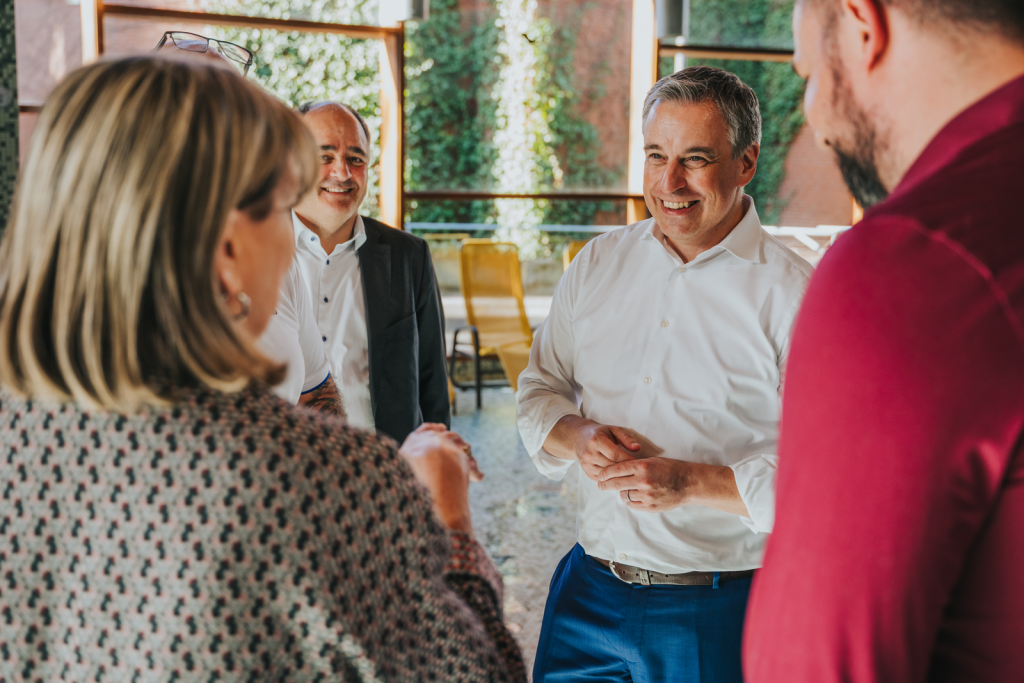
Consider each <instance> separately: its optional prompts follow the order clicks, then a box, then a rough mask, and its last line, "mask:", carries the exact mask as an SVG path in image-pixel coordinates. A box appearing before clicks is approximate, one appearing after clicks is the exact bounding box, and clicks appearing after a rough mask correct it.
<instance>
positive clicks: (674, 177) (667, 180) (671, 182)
mask: <svg viewBox="0 0 1024 683" xmlns="http://www.w3.org/2000/svg"><path fill="white" fill-rule="evenodd" d="M687 184H688V183H687V182H686V167H685V166H683V165H682V163H679V162H676V163H671V164H666V167H665V175H663V176H662V178H661V190H662V192H665V193H666V194H673V193H675V192H678V191H679V190H682V189H684V188H685V187H686V186H687Z"/></svg>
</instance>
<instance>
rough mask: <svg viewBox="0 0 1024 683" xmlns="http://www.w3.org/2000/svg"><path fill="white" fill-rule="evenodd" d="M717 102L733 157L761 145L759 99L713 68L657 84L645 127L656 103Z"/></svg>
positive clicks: (697, 69) (734, 77)
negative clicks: (755, 145) (758, 144)
mask: <svg viewBox="0 0 1024 683" xmlns="http://www.w3.org/2000/svg"><path fill="white" fill-rule="evenodd" d="M660 101H664V102H683V103H685V104H700V103H701V102H714V104H715V106H716V107H718V110H719V111H720V112H722V116H723V117H724V118H725V124H726V126H727V127H728V128H729V144H731V145H732V157H733V159H736V158H738V157H739V156H740V155H741V154H743V152H745V151H746V150H747V149H748V148H749V147H750V146H751V145H753V144H755V143H760V142H761V109H760V106H759V105H758V102H757V95H756V94H755V93H754V91H753V90H751V88H750V86H749V85H747V84H746V83H744V82H743V81H741V80H740V79H739V76H737V75H736V74H733V73H729V72H728V71H723V70H722V69H716V68H715V67H713V66H690V67H687V68H685V69H683V70H682V71H677V72H675V73H674V74H672V75H671V76H666V77H665V78H662V79H661V80H660V81H658V82H657V83H655V84H654V87H652V88H651V89H650V91H649V92H648V93H647V99H645V100H644V109H643V117H642V119H641V120H642V121H643V127H644V129H646V128H647V118H648V117H649V116H650V114H651V109H652V108H653V107H654V103H655V102H660Z"/></svg>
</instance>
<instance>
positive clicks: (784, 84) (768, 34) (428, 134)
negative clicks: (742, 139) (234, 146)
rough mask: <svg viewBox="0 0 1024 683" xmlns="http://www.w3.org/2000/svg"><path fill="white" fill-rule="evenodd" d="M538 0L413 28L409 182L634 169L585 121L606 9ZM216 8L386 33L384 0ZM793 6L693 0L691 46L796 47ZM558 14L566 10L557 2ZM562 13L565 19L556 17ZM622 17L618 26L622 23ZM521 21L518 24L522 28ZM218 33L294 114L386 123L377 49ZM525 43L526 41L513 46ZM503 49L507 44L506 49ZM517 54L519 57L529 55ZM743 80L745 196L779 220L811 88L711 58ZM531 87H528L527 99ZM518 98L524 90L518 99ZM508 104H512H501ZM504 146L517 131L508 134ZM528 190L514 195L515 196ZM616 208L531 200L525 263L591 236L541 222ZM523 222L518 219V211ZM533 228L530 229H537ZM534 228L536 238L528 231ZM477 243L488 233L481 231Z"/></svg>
mask: <svg viewBox="0 0 1024 683" xmlns="http://www.w3.org/2000/svg"><path fill="white" fill-rule="evenodd" d="M515 3H522V5H523V7H524V8H529V7H532V8H533V9H529V10H528V11H527V10H524V11H527V14H528V16H529V25H528V27H527V28H526V30H524V31H521V33H522V35H521V36H520V35H519V34H518V33H516V34H514V35H509V34H507V33H506V31H507V29H506V27H505V25H504V24H503V22H502V20H501V19H502V18H501V17H500V16H499V5H500V6H502V7H506V6H508V5H510V4H511V5H515ZM531 3H534V0H488V2H483V3H478V4H477V5H476V7H477V9H475V10H473V11H472V12H470V11H466V12H463V11H460V6H459V2H458V0H432V2H431V7H430V18H429V20H428V21H425V22H419V23H416V22H409V23H407V24H406V43H405V59H406V88H407V90H406V98H405V107H406V109H405V117H406V139H405V146H406V159H405V168H404V182H405V186H406V188H407V189H409V190H426V189H454V190H474V189H476V190H492V189H501V188H500V187H498V185H499V184H500V183H501V182H504V181H502V180H501V179H502V178H507V177H508V176H509V174H510V173H511V174H513V175H514V174H515V173H517V172H520V173H521V174H522V175H523V176H524V178H523V181H524V183H525V184H524V187H526V188H527V190H526V191H528V192H550V191H557V190H560V189H564V188H571V189H574V190H575V189H587V188H592V189H600V188H609V187H612V186H614V185H615V184H616V182H617V179H619V178H621V177H622V176H623V175H624V169H607V168H603V167H602V166H601V165H600V164H599V162H598V156H599V154H600V151H601V145H602V140H601V138H600V132H599V131H598V130H597V129H596V128H595V127H594V126H593V125H592V124H591V123H590V122H589V121H588V120H587V119H586V117H585V116H584V114H585V113H586V112H589V111H592V110H593V108H594V107H596V106H598V104H599V102H600V101H601V99H602V98H603V96H604V87H603V83H604V82H605V81H606V80H607V78H608V75H609V69H608V66H607V64H606V63H599V64H597V65H593V66H592V67H591V69H590V71H589V72H588V73H587V74H585V75H582V76H583V77H581V74H579V73H578V72H577V71H576V60H575V56H576V48H577V41H578V38H579V36H580V32H581V26H582V22H583V20H584V16H585V14H586V13H587V12H589V11H600V10H597V9H596V8H595V7H594V6H593V5H583V6H582V8H581V10H582V11H575V10H574V11H568V10H563V11H561V12H560V13H558V15H557V17H544V16H537V15H536V12H535V11H534V10H535V8H536V4H535V3H534V4H532V5H531ZM210 4H211V6H210V7H209V10H210V11H212V12H224V13H239V12H243V13H248V14H258V15H261V16H268V17H278V18H302V19H307V20H312V21H325V22H337V23H349V24H358V23H363V24H376V23H377V0H215V1H214V2H211V3H210ZM792 6H793V0H693V4H692V10H691V42H694V43H705V44H707V43H711V44H720V45H741V46H762V47H791V46H792V35H791V32H790V18H791V14H792ZM551 7H552V8H557V3H552V4H551ZM552 11H556V10H555V9H552ZM627 19H628V17H625V16H619V17H614V18H612V19H607V20H614V21H620V22H621V21H626V20H627ZM519 27H520V25H519V24H517V25H516V28H517V29H518V28H519ZM208 30H209V31H210V33H209V35H211V36H215V37H218V38H221V39H224V40H229V41H231V42H235V43H238V44H240V45H243V46H245V47H247V48H248V49H250V50H252V52H253V53H254V54H255V63H254V65H253V67H252V69H251V70H250V78H252V79H254V80H255V81H256V82H258V83H260V84H261V85H262V86H263V87H265V88H266V89H267V90H269V91H270V92H272V93H273V94H275V95H276V96H278V97H279V98H281V99H282V100H283V101H285V102H287V103H288V104H290V105H293V106H296V105H298V104H301V103H303V102H309V101H322V100H338V101H342V102H346V103H347V104H350V105H352V106H353V107H355V108H356V109H357V110H358V111H359V112H360V113H361V114H362V115H363V116H364V117H366V119H367V122H368V123H369V126H370V129H371V135H372V136H373V138H374V140H376V139H377V135H378V132H379V128H380V84H379V77H378V74H379V63H378V45H377V42H376V41H373V40H359V39H353V38H347V37H344V36H338V35H333V34H324V33H298V32H292V33H282V32H277V31H270V30H245V29H235V28H222V27H211V28H209V29H208ZM520 38H526V40H527V41H528V42H529V46H528V47H527V49H528V50H530V51H532V52H531V54H529V55H528V57H529V60H530V64H531V67H530V71H529V74H530V76H529V77H530V78H531V83H530V84H529V85H530V87H529V96H528V97H524V98H522V101H521V102H518V106H521V107H525V108H526V110H527V120H528V123H527V125H526V126H524V130H523V131H522V143H521V145H522V150H523V151H525V152H526V153H527V154H528V155H529V163H527V164H524V165H523V167H522V169H519V168H511V169H510V168H502V164H504V165H505V166H507V165H508V164H509V161H508V159H507V158H506V159H505V160H502V159H501V158H500V157H501V149H499V146H498V145H496V144H495V138H496V134H498V133H500V132H501V128H500V126H501V125H502V120H501V119H500V112H499V110H500V109H501V107H503V106H504V107H507V106H508V104H509V103H508V101H507V98H508V95H507V92H508V91H507V90H502V88H503V84H502V83H501V82H500V81H501V74H502V73H503V70H505V71H504V72H505V73H509V71H508V68H507V67H508V66H509V54H510V51H509V50H508V49H507V47H508V45H510V44H512V43H513V42H514V41H519V40H520ZM524 45H525V44H523V43H521V42H520V43H517V49H520V48H523V47H524ZM503 48H504V49H503ZM520 53H521V49H520ZM689 63H691V64H696V63H703V64H709V65H713V66H719V67H721V68H725V69H728V70H730V71H733V72H735V73H736V74H738V75H739V76H740V78H742V79H743V80H744V82H746V83H748V84H749V85H750V86H751V87H753V88H754V90H755V91H756V92H757V94H758V97H759V98H760V101H761V108H762V115H763V119H764V127H763V139H762V152H761V159H760V161H759V164H758V172H757V175H756V176H755V179H754V181H753V182H752V183H751V184H750V185H749V186H748V189H747V191H748V192H749V193H750V194H751V195H752V196H754V197H755V198H756V199H757V201H758V210H759V213H760V214H761V217H762V220H764V221H765V222H766V223H773V222H776V221H777V220H778V216H779V214H780V213H781V211H782V210H783V208H784V207H785V204H786V198H784V197H778V192H779V188H780V187H781V185H782V181H783V180H784V176H785V169H784V162H785V157H786V154H787V152H788V149H789V145H790V144H791V143H792V141H793V138H794V137H795V136H796V134H797V132H799V130H800V127H801V126H802V125H803V116H802V113H801V108H800V101H801V97H802V91H803V85H802V83H801V81H800V80H799V79H798V78H797V77H796V76H795V75H793V74H792V73H791V72H790V70H789V66H788V65H787V64H777V63H764V62H746V61H735V60H733V61H721V60H701V61H699V62H698V61H691V62H689ZM659 66H660V69H659V71H660V73H661V75H666V74H667V73H670V72H671V71H672V60H671V59H662V60H660V62H659ZM522 90H523V89H522V88H520V89H519V91H522ZM520 94H521V93H518V92H517V93H515V95H514V96H515V97H519V96H520ZM502 97H505V98H506V99H505V100H502ZM497 137H499V139H506V138H507V137H508V136H507V135H506V136H502V135H498V136H497ZM377 170H378V164H377V163H376V159H375V160H374V163H373V164H372V169H371V179H370V188H369V193H368V196H367V200H366V202H365V204H364V206H363V209H362V210H363V212H364V213H366V214H368V215H371V216H376V215H378V213H379V205H378V202H377V196H378V192H379V184H378V182H377ZM517 191H518V190H517ZM615 208H616V203H612V202H587V201H553V202H552V201H526V203H524V205H523V207H522V210H523V212H524V213H523V215H527V216H528V220H525V221H524V223H527V225H525V226H524V228H525V229H524V230H522V231H515V232H513V233H510V234H513V235H514V237H513V239H515V240H516V241H518V242H522V243H521V244H520V247H521V249H522V252H523V256H524V257H526V258H530V257H537V256H555V257H557V256H558V255H559V254H560V250H561V246H562V245H563V244H564V243H565V242H566V241H567V240H569V239H578V238H583V237H586V236H587V234H586V233H580V234H572V233H543V232H541V231H539V230H537V229H536V224H538V223H542V224H560V225H589V224H592V223H593V222H594V220H595V216H596V215H597V214H598V212H613V211H614V210H615ZM406 210H407V214H406V215H407V220H409V221H413V222H429V223H491V224H497V223H499V221H501V220H508V217H507V216H506V217H505V218H504V219H503V217H502V215H501V214H502V211H503V210H504V211H507V209H503V208H502V207H499V206H498V204H497V203H496V202H494V201H472V202H466V201H430V202H410V203H409V204H407V207H406ZM511 215H512V216H513V217H515V216H516V215H518V214H517V213H516V212H515V211H513V212H512V214H511ZM531 221H532V222H533V225H532V226H531V225H529V223H530V222H531ZM531 228H532V229H531ZM479 234H480V235H491V234H492V233H490V232H483V231H479Z"/></svg>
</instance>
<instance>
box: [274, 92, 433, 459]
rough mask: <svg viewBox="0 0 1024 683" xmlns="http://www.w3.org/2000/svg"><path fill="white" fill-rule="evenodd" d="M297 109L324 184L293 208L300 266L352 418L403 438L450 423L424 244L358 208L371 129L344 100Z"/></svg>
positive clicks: (354, 422)
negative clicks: (317, 154) (427, 426)
mask: <svg viewBox="0 0 1024 683" xmlns="http://www.w3.org/2000/svg"><path fill="white" fill-rule="evenodd" d="M300 112H301V113H302V114H303V117H304V120H305V122H306V125H307V126H308V127H309V129H310V130H311V131H312V132H313V137H314V138H316V142H317V145H318V147H319V150H320V168H321V173H320V181H319V182H318V183H317V185H316V186H315V188H314V189H313V191H311V192H310V193H309V194H307V195H306V196H305V197H304V198H303V199H302V201H300V202H299V204H298V205H297V206H296V207H295V221H294V222H295V240H296V259H297V261H298V263H299V264H300V266H301V268H302V271H303V275H304V276H305V281H306V284H307V285H308V287H309V290H310V291H309V294H310V298H311V301H312V304H313V310H314V311H315V313H316V320H317V325H318V327H319V328H320V333H321V335H322V338H323V343H324V346H325V347H326V349H327V356H328V358H329V360H330V364H331V374H332V376H334V377H335V379H336V380H337V382H338V384H339V386H340V388H341V393H342V396H343V397H344V401H345V407H346V409H347V411H348V421H349V423H350V424H352V425H354V426H356V427H363V428H367V429H376V430H377V431H379V432H383V433H385V434H387V435H388V436H390V437H392V438H394V439H395V440H397V441H398V442H400V443H401V442H402V441H403V440H404V439H405V437H406V436H408V435H409V433H410V432H412V431H413V430H414V429H415V428H416V427H418V426H419V425H420V424H422V423H423V422H435V423H441V424H444V425H446V426H448V425H449V424H450V417H449V415H450V407H449V404H448V379H447V374H446V371H445V364H444V360H445V354H444V315H443V313H442V311H441V296H440V293H439V291H438V288H437V281H436V280H435V278H434V267H433V264H432V263H431V260H430V251H429V249H428V248H427V244H426V242H424V241H423V240H421V239H420V238H418V237H415V236H413V235H410V234H409V233H406V232H403V231H401V230H396V229H394V228H390V227H388V226H386V225H384V224H383V223H380V222H378V221H375V220H373V219H372V218H367V217H364V216H360V215H359V207H360V205H361V204H362V203H363V199H364V198H365V197H366V190H367V181H368V178H367V171H368V169H369V165H370V132H369V128H368V127H367V125H366V122H365V121H364V120H363V118H362V117H361V116H359V114H358V113H357V112H356V111H355V110H353V109H352V108H351V107H348V106H346V105H343V104H337V103H331V102H328V103H322V104H315V105H304V106H303V107H302V108H301V109H300Z"/></svg>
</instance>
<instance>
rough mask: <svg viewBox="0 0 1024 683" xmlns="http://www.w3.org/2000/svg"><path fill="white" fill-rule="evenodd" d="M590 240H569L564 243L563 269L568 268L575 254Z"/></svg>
mask: <svg viewBox="0 0 1024 683" xmlns="http://www.w3.org/2000/svg"><path fill="white" fill-rule="evenodd" d="M589 241H590V240H569V242H568V243H567V244H566V245H565V249H563V250H562V267H563V268H564V269H565V270H569V264H570V263H572V260H573V259H574V258H576V254H578V253H580V251H581V250H582V249H583V247H585V246H587V242H589Z"/></svg>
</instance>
